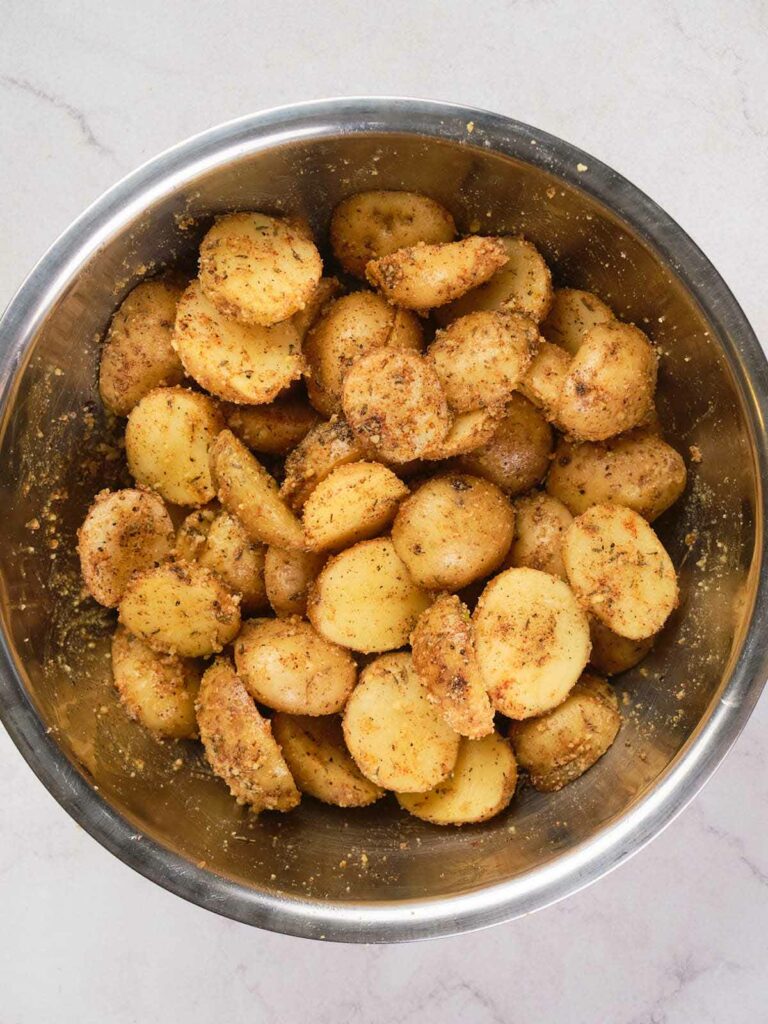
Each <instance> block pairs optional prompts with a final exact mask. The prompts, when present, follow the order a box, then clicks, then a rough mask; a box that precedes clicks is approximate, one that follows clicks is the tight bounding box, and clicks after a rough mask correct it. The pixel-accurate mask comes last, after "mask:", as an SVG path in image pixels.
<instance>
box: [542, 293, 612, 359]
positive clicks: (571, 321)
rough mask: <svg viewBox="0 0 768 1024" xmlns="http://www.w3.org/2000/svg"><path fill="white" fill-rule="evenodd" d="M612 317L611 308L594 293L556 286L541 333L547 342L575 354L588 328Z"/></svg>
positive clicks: (606, 321) (605, 321)
mask: <svg viewBox="0 0 768 1024" xmlns="http://www.w3.org/2000/svg"><path fill="white" fill-rule="evenodd" d="M613 319H614V316H613V310H612V309H611V307H610V306H606V304H605V303H604V302H603V300H602V299H598V297H597V296H596V295H593V294H592V292H584V291H581V290H580V289H578V288H556V289H555V294H554V299H553V302H552V307H551V309H550V310H549V313H548V314H547V317H546V319H545V320H544V321H543V323H542V325H541V333H542V334H543V335H544V337H545V338H546V339H547V341H551V342H552V344H553V345H559V346H560V348H564V349H565V351H566V352H569V353H570V354H571V355H572V356H575V355H576V353H577V352H578V351H579V349H580V348H581V344H582V342H583V341H584V335H585V334H586V333H587V331H588V330H590V329H591V328H592V327H595V326H596V325H597V324H604V323H608V321H609V320H613Z"/></svg>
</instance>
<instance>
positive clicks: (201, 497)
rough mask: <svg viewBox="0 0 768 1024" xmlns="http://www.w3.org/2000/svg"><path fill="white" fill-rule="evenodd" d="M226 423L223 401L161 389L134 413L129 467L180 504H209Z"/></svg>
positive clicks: (129, 435) (130, 425) (130, 422)
mask: <svg viewBox="0 0 768 1024" xmlns="http://www.w3.org/2000/svg"><path fill="white" fill-rule="evenodd" d="M223 426H224V417H223V416H222V414H221V411H220V409H219V406H218V404H217V403H216V402H215V401H214V400H213V399H212V398H209V397H208V396H207V395H201V394H199V393H198V392H196V391H189V390H187V389H186V388H156V389H155V390H154V391H150V392H149V394H148V395H145V396H144V397H143V398H142V399H141V401H140V402H139V403H138V405H136V406H135V407H134V408H133V409H132V410H131V413H130V415H129V417H128V426H127V427H126V430H125V454H126V458H127V459H128V469H129V470H130V471H131V475H132V476H133V478H134V480H136V482H137V483H139V484H144V485H145V486H146V487H151V488H152V489H153V490H155V491H157V492H158V494H160V495H162V497H163V498H165V500H166V501H170V502H172V503H173V504H174V505H206V504H207V503H208V502H209V501H210V500H211V499H212V498H213V497H214V495H215V491H214V487H213V478H212V476H211V467H210V448H211V445H212V444H213V442H214V440H215V438H216V435H217V434H218V433H219V431H220V430H221V429H222V428H223Z"/></svg>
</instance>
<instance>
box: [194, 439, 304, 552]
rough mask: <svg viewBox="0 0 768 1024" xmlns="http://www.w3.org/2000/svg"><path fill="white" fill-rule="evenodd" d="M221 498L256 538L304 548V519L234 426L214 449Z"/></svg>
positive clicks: (266, 542)
mask: <svg viewBox="0 0 768 1024" xmlns="http://www.w3.org/2000/svg"><path fill="white" fill-rule="evenodd" d="M211 465H212V467H213V474H214V477H215V480H216V486H217V488H218V495H219V501H220V502H221V504H222V505H223V506H224V508H226V509H227V511H229V512H231V513H232V515H233V516H235V517H236V518H237V519H239V520H240V522H241V523H242V524H243V527H244V528H245V532H246V533H247V535H248V536H249V537H250V539H251V540H252V541H261V542H262V543H263V544H274V545H276V546H277V547H282V548H289V549H290V548H303V547H304V546H305V545H304V531H303V530H302V528H301V523H300V522H299V521H298V519H297V518H296V516H295V515H294V514H293V512H291V510H290V509H289V508H288V506H287V505H286V504H285V502H284V501H283V499H282V498H281V497H280V493H279V491H278V487H277V484H276V483H275V481H274V479H273V478H272V477H271V476H270V475H269V473H268V472H267V471H266V469H264V467H263V466H262V465H261V463H260V462H259V461H258V460H257V459H256V458H254V456H253V455H251V453H250V452H249V451H248V449H247V448H246V447H245V445H244V444H243V443H242V442H241V441H238V439H237V438H236V437H235V435H234V434H233V433H232V431H231V430H222V432H221V433H220V434H219V436H218V437H217V438H216V443H215V444H214V445H213V447H212V449H211Z"/></svg>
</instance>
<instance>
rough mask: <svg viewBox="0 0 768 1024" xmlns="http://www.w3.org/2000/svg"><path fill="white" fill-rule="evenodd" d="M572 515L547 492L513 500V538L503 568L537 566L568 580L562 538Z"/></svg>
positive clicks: (536, 567)
mask: <svg viewBox="0 0 768 1024" xmlns="http://www.w3.org/2000/svg"><path fill="white" fill-rule="evenodd" d="M572 522H573V516H572V515H571V513H570V512H569V511H568V509H567V508H566V507H565V505H563V503H562V502H561V501H558V500H557V498H552V497H551V496H550V495H549V494H541V493H537V494H529V495H527V496H526V497H524V498H518V499H517V501H516V502H515V539H514V540H513V541H512V547H511V548H510V549H509V556H508V558H507V560H506V562H505V563H504V568H507V569H512V568H516V567H517V568H528V569H540V570H541V571H542V572H548V573H550V574H551V575H552V576H559V577H560V579H563V580H566V582H567V580H568V576H567V574H566V571H565V564H564V563H563V537H564V536H565V531H566V530H567V529H568V527H569V526H570V525H571V523H572Z"/></svg>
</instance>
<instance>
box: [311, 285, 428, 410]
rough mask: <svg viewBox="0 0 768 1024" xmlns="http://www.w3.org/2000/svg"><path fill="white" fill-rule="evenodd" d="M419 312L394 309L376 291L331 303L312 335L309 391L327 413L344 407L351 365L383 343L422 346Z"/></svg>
mask: <svg viewBox="0 0 768 1024" xmlns="http://www.w3.org/2000/svg"><path fill="white" fill-rule="evenodd" d="M421 345H422V331H421V325H420V324H419V321H418V318H417V316H416V315H415V313H411V312H410V311H409V310H407V309H395V307H394V306H390V305H389V303H388V302H387V301H386V300H385V299H383V298H382V297H381V295H377V294H376V293H375V292H352V294H351V295H343V296H342V297H341V298H340V299H336V300H335V301H334V302H332V303H330V305H329V306H327V307H326V309H325V311H324V312H323V315H322V317H321V318H320V319H319V321H318V322H317V323H316V324H315V326H314V327H313V328H312V330H311V331H310V332H309V334H308V335H307V338H306V341H305V342H304V355H305V357H306V360H307V393H308V394H309V400H310V402H311V403H312V405H313V406H314V407H315V408H316V409H317V410H318V412H320V413H321V414H322V415H323V416H325V417H330V416H333V414H334V413H338V412H341V389H342V385H343V383H344V378H345V377H346V375H347V373H348V371H349V369H350V367H352V366H354V364H355V363H356V362H357V361H358V360H359V359H360V358H361V357H362V356H364V355H367V353H368V352H373V351H374V350H376V349H379V348H387V347H389V348H411V349H414V350H416V351H420V350H421Z"/></svg>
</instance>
